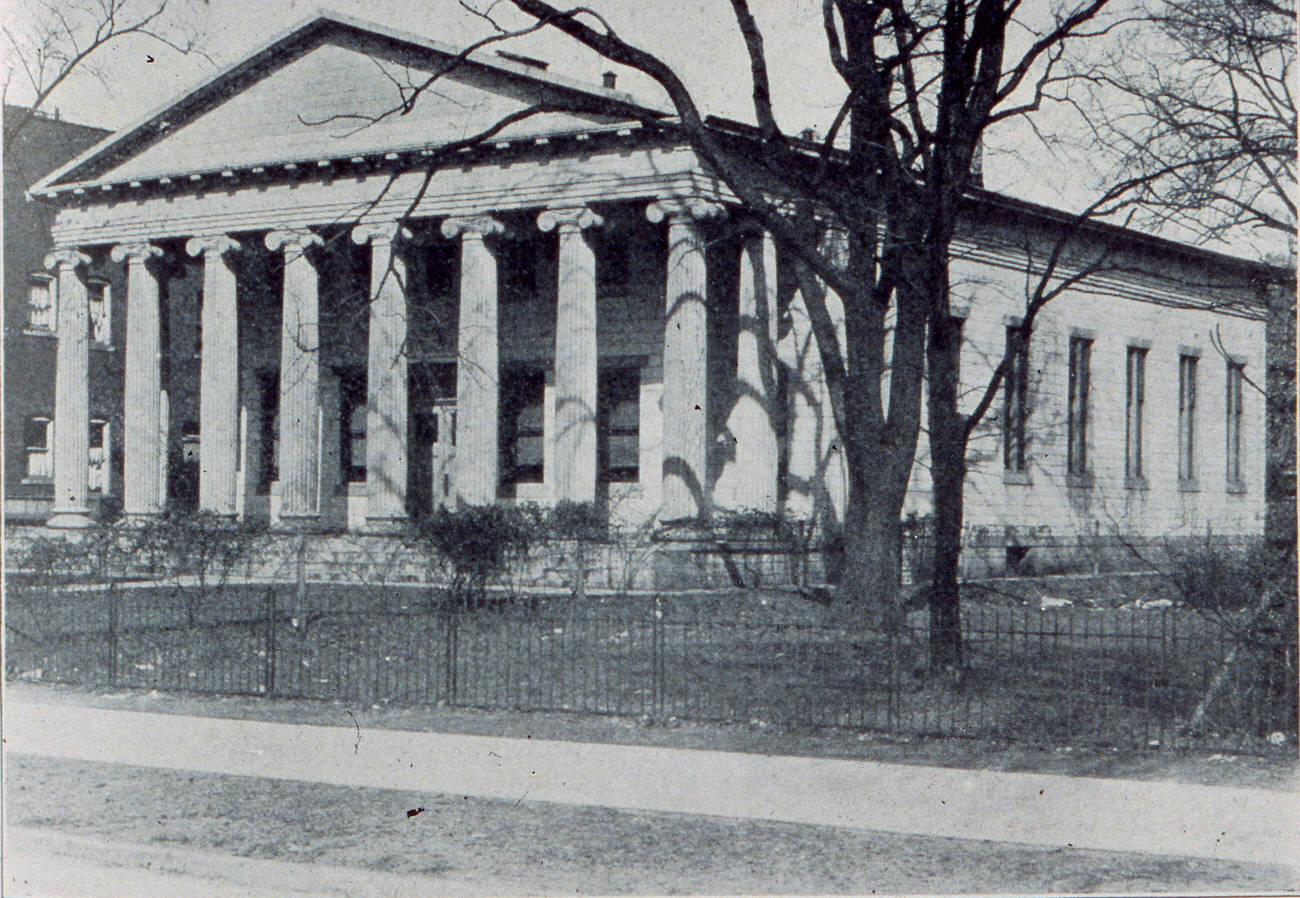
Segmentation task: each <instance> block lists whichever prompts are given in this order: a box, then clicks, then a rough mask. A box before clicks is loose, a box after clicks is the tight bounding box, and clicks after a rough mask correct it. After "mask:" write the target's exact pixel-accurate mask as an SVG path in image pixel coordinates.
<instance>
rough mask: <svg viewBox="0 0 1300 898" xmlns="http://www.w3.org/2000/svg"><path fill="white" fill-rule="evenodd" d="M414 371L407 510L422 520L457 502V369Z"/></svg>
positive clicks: (441, 366)
mask: <svg viewBox="0 0 1300 898" xmlns="http://www.w3.org/2000/svg"><path fill="white" fill-rule="evenodd" d="M411 368H412V370H411V380H410V390H409V396H410V408H411V421H410V428H409V430H408V433H409V434H410V446H409V448H410V454H409V455H408V458H409V459H410V464H409V466H408V470H409V478H410V479H409V481H408V484H407V491H406V495H407V511H408V513H409V514H411V515H412V516H413V517H422V516H423V515H425V514H428V513H429V512H430V511H432V510H433V509H435V508H439V507H443V506H449V505H452V504H453V503H454V496H455V493H454V490H455V486H454V484H453V482H452V481H453V477H454V472H453V469H452V465H453V461H454V459H455V457H456V398H455V397H456V366H455V364H446V363H428V362H425V363H421V364H418V365H412V366H411Z"/></svg>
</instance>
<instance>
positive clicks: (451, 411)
mask: <svg viewBox="0 0 1300 898" xmlns="http://www.w3.org/2000/svg"><path fill="white" fill-rule="evenodd" d="M430 421H431V426H430V428H429V429H430V436H431V437H432V439H431V441H430V443H429V470H430V474H431V475H432V476H431V478H430V479H431V481H432V483H431V484H430V486H431V489H430V493H431V496H430V499H431V506H432V507H433V508H439V507H441V508H451V507H454V506H455V497H456V494H455V484H454V482H453V478H454V477H455V461H456V400H454V399H440V400H439V401H437V402H435V403H434V405H433V409H432V410H431V414H430Z"/></svg>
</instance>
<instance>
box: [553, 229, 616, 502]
mask: <svg viewBox="0 0 1300 898" xmlns="http://www.w3.org/2000/svg"><path fill="white" fill-rule="evenodd" d="M602 223H603V219H601V217H600V216H599V215H597V214H596V213H594V212H592V211H591V210H590V209H587V208H585V207H578V208H574V209H548V210H547V211H545V212H543V213H542V214H541V215H539V216H538V217H537V225H538V227H540V228H541V229H542V230H543V231H551V230H555V231H557V232H558V235H559V241H560V246H559V265H558V268H559V279H558V285H557V288H556V312H555V498H557V499H568V500H570V501H573V502H591V501H594V500H595V498H596V377H597V366H596V254H595V253H594V252H593V251H592V248H591V246H590V245H589V244H588V243H587V240H586V238H585V237H584V236H583V233H582V232H583V230H585V229H586V228H591V227H599V226H600V225H601V224H602Z"/></svg>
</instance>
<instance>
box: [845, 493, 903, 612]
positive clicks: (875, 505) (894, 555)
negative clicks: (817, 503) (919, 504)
mask: <svg viewBox="0 0 1300 898" xmlns="http://www.w3.org/2000/svg"><path fill="white" fill-rule="evenodd" d="M899 536H900V530H899V510H898V508H896V507H895V503H893V502H890V501H887V500H886V497H884V496H880V497H879V501H869V502H862V501H853V500H850V502H849V503H848V507H847V508H846V509H845V513H844V534H843V553H844V555H843V561H842V567H841V571H840V581H839V587H838V589H837V591H836V596H837V602H838V604H840V605H841V607H843V608H845V609H846V610H849V609H851V610H852V611H853V612H854V616H855V617H856V618H857V619H859V620H865V621H867V622H869V623H870V624H871V625H872V626H878V627H880V628H881V629H883V630H885V631H887V632H897V631H898V630H900V629H901V628H902V625H903V623H904V621H903V615H902V611H901V609H900V608H899V606H898V594H899V593H898V580H899V557H898V551H899Z"/></svg>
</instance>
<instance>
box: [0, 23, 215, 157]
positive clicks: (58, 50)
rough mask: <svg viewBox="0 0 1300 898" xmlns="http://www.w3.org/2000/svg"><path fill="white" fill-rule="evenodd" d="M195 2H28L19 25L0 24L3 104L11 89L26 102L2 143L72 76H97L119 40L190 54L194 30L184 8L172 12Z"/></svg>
mask: <svg viewBox="0 0 1300 898" xmlns="http://www.w3.org/2000/svg"><path fill="white" fill-rule="evenodd" d="M197 4H202V5H204V6H206V5H207V0H72V2H68V0H28V2H26V3H24V4H23V6H24V16H23V18H22V20H21V21H19V19H18V18H17V17H14V19H12V20H11V21H8V22H5V23H4V24H3V25H0V29H3V31H4V38H5V42H6V43H7V44H8V45H9V47H8V51H7V52H6V53H5V54H4V55H5V57H6V60H7V65H6V69H5V72H4V87H3V96H4V101H5V102H6V103H8V102H10V100H11V92H12V91H15V90H17V91H20V92H21V93H22V94H23V95H25V96H29V97H30V98H31V99H30V100H29V101H27V102H26V104H25V105H26V106H27V107H28V109H27V112H26V114H25V115H24V116H22V117H20V118H18V119H16V120H15V121H14V122H13V123H12V124H11V125H10V127H9V128H8V129H7V130H6V134H5V139H6V140H12V139H13V138H14V137H16V136H17V135H18V134H19V133H21V132H22V130H23V129H24V128H25V127H26V126H27V124H28V123H29V122H30V121H31V120H32V118H33V117H34V116H35V115H36V113H37V112H39V111H40V110H41V108H42V107H44V106H45V105H46V102H47V101H48V100H49V98H50V96H51V95H52V94H53V93H54V92H55V91H56V90H58V88H59V87H60V86H61V85H62V84H63V83H64V82H65V81H67V80H68V79H69V78H70V77H72V76H74V74H79V73H84V74H88V75H91V76H93V77H96V78H100V77H102V76H101V74H100V71H99V69H98V63H99V59H100V57H101V56H102V55H103V53H104V51H105V50H107V49H108V48H110V47H113V46H116V45H118V44H120V43H121V42H122V41H123V40H125V39H129V38H131V37H141V38H144V39H146V40H148V41H152V42H155V43H157V44H158V45H160V46H164V47H167V48H170V49H172V50H175V51H176V52H178V53H190V52H192V51H194V50H195V48H196V40H197V32H196V30H195V27H194V25H193V23H191V22H188V21H186V18H187V17H186V16H185V15H184V13H185V12H187V11H188V10H179V9H178V8H180V7H184V6H186V5H197ZM169 6H170V8H169Z"/></svg>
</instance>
